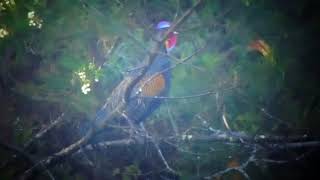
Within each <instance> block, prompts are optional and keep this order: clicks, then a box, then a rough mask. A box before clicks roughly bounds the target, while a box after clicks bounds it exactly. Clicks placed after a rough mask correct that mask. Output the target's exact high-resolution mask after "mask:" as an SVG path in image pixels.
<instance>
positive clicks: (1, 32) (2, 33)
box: [0, 28, 9, 38]
mask: <svg viewBox="0 0 320 180" xmlns="http://www.w3.org/2000/svg"><path fill="white" fill-rule="evenodd" d="M8 34H9V33H8V31H7V30H6V29H4V28H1V29H0V38H4V37H5V36H7V35H8Z"/></svg>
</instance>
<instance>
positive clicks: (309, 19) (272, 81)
mask: <svg viewBox="0 0 320 180" xmlns="http://www.w3.org/2000/svg"><path fill="white" fill-rule="evenodd" d="M0 3H1V4H0V18H1V19H0V48H1V49H0V52H1V61H0V63H1V69H0V98H1V100H2V103H3V104H2V105H1V109H2V110H1V112H0V116H1V117H4V118H3V120H2V121H1V124H0V130H1V136H2V137H6V138H7V139H1V141H5V142H10V143H11V144H16V145H20V146H22V145H23V144H25V143H26V142H27V141H28V139H30V138H31V137H32V136H33V135H34V134H36V133H37V132H38V131H39V130H40V129H42V128H43V127H46V126H47V125H48V124H49V123H50V122H52V121H53V120H54V119H56V117H58V116H59V114H61V113H66V114H67V118H66V119H68V123H66V124H67V125H63V126H62V128H61V129H58V130H54V131H52V132H51V134H50V135H49V136H48V137H46V138H47V139H46V141H47V143H39V144H38V146H39V147H40V149H41V148H43V150H35V151H40V152H41V153H40V154H41V155H42V156H45V155H48V154H50V153H52V152H55V151H56V150H57V149H59V148H61V147H64V146H63V145H65V144H70V142H72V140H74V139H77V138H78V136H77V135H79V129H78V127H79V126H80V125H79V124H82V123H83V122H84V123H85V122H88V121H91V120H92V119H93V118H94V116H95V112H96V111H97V110H98V109H99V107H101V105H102V104H104V103H105V101H106V99H107V97H108V96H109V95H110V93H111V91H112V89H113V88H114V87H115V86H116V85H117V84H118V83H119V81H120V80H121V79H123V77H124V76H126V75H128V74H130V73H131V72H133V71H135V69H136V68H139V67H140V68H141V65H142V63H143V58H144V56H145V55H146V54H147V53H148V50H150V47H149V46H150V44H151V41H152V36H153V34H154V31H155V30H154V26H155V24H156V23H157V22H158V21H160V20H170V21H174V20H176V19H177V18H178V17H180V16H181V15H182V13H183V12H184V11H185V10H186V9H188V8H190V7H191V6H192V5H193V4H194V1H192V0H187V1H179V0H176V1H174V0H165V1H163V0H153V1H144V0H139V1H129V0H115V1H102V0H91V1H82V0H72V1H62V0H58V1H51V0H43V1H38V0H29V1H19V0H16V1H14V0H1V1H0ZM313 6H315V7H319V6H317V4H316V3H314V2H311V1H298V0H296V1H281V2H278V1H266V0H241V1H237V0H229V1H223V0H216V1H204V2H203V4H202V5H200V6H199V7H198V8H197V9H196V10H195V12H194V13H193V14H192V15H191V16H190V17H188V19H187V20H186V21H185V22H184V23H183V24H182V25H181V26H180V27H179V28H178V29H176V31H178V32H179V37H178V45H177V47H176V48H175V49H174V50H173V52H172V56H173V57H172V64H173V65H176V67H174V68H173V70H172V71H173V75H172V84H171V89H170V95H169V96H170V98H168V99H165V100H164V103H163V104H162V106H161V107H160V108H159V109H158V110H157V111H156V112H155V113H154V114H153V115H152V116H151V117H149V118H148V121H147V129H148V130H149V131H150V133H151V134H153V135H154V136H155V137H159V139H160V137H169V136H172V135H179V137H182V136H183V135H189V134H188V132H193V130H195V129H196V130H199V129H201V131H202V130H203V131H208V132H210V130H211V129H220V130H227V129H228V130H230V129H231V130H232V131H236V132H239V133H241V132H245V133H247V134H251V135H257V134H262V133H263V134H274V135H293V134H299V135H300V134H305V133H306V134H310V135H316V136H319V131H318V130H319V128H320V124H319V121H318V118H319V115H320V114H319V113H320V110H319V98H320V94H319V92H320V91H319V88H320V87H319V83H318V77H319V75H320V73H319V70H318V68H317V67H318V65H319V61H316V60H317V58H318V56H319V54H318V52H317V46H318V41H315V40H314V39H315V37H317V35H316V34H315V33H317V32H319V30H320V26H319V23H318V21H317V20H318V18H319V13H318V12H317V11H315V10H314V8H313ZM197 51H199V52H198V53H197V54H194V53H196V52H197ZM190 56H192V57H191V58H190V59H188V60H187V61H184V62H183V63H181V62H182V61H183V60H185V59H186V58H188V57H190ZM207 92H210V93H208V94H207V95H205V96H203V95H201V94H202V93H207ZM190 96H191V97H190ZM225 119H226V120H227V124H228V125H226V122H224V121H225ZM227 126H229V127H227ZM112 132H113V131H112ZM64 137H68V138H66V139H64ZM186 137H188V136H186ZM190 138H191V137H190ZM110 139H115V138H110ZM48 142H52V143H51V145H52V147H46V148H44V146H45V145H46V144H50V143H48ZM150 146H152V145H150ZM167 146H169V145H164V150H163V152H164V154H165V156H166V157H167V158H168V163H169V164H172V166H173V168H175V169H176V170H177V171H179V175H180V177H182V179H191V177H192V178H199V177H204V176H208V175H210V174H212V173H213V172H215V171H218V170H219V169H223V168H226V167H228V166H235V165H234V164H236V163H238V162H242V161H245V158H244V157H245V154H246V153H247V154H248V152H247V149H246V147H238V146H231V147H230V146H227V147H225V146H226V145H221V144H218V143H191V142H190V143H186V142H184V141H182V140H181V142H180V141H179V142H177V143H176V144H175V145H174V146H176V147H178V148H176V149H175V150H173V149H172V148H173V147H171V146H169V147H167ZM152 148H153V147H149V146H147V145H146V146H143V147H141V146H139V147H135V148H132V149H129V150H127V152H126V150H123V149H124V148H122V149H121V148H119V149H121V150H120V151H119V149H118V147H116V148H111V149H110V150H109V149H107V150H106V151H108V152H103V153H104V154H106V156H107V158H105V159H104V158H101V152H89V153H88V154H87V155H88V156H89V157H88V158H89V159H90V160H88V162H89V164H90V161H94V163H96V167H95V169H96V170H95V171H94V172H92V171H90V170H88V169H90V166H89V165H87V164H82V162H83V161H81V162H80V163H79V162H77V161H75V162H73V160H70V162H68V163H66V164H63V165H62V168H61V167H60V168H56V169H55V170H54V171H56V174H59V178H60V179H63V178H66V179H68V178H76V179H84V177H86V176H88V178H89V177H95V178H97V179H99V178H101V177H109V178H117V179H137V178H139V177H140V178H145V177H150V178H156V177H166V175H163V174H161V173H162V169H163V167H162V162H161V160H160V159H159V157H157V154H156V153H155V152H151V153H154V154H149V155H148V153H149V151H153V150H154V149H152ZM227 148H229V149H228V150H226V149H227ZM1 152H2V151H1ZM144 152H145V153H144ZM237 152H241V153H238V154H237ZM103 153H102V154H103ZM121 153H122V155H121ZM135 153H137V156H135ZM87 155H86V156H87ZM6 156H8V155H7V154H3V155H1V159H3V160H4V161H6V160H8V159H9V158H8V157H6ZM9 157H10V156H9ZM76 157H77V156H76ZM83 158H84V157H82V158H81V159H83ZM85 158H86V157H85ZM71 159H75V158H71ZM235 159H236V160H235ZM84 161H85V160H84ZM115 162H117V163H115ZM230 162H231V163H230ZM230 164H231V165H230ZM64 167H67V168H65V169H64ZM105 167H108V168H105ZM150 167H152V168H150ZM259 167H260V169H259V172H258V173H256V174H259V173H260V175H261V174H268V173H267V172H264V171H266V166H264V165H261V166H259ZM19 168H21V167H20V165H14V166H13V167H12V169H10V172H9V171H8V172H6V173H3V172H1V173H3V175H0V177H1V176H4V177H5V178H10V177H12V176H13V175H14V172H15V170H17V169H19ZM82 168H83V169H85V170H86V171H82V172H81V170H77V169H82ZM254 168H257V167H254ZM106 169H107V170H106ZM250 170H251V171H253V170H252V168H250ZM250 170H249V172H250ZM11 171H13V172H11ZM87 171H88V172H87ZM149 171H150V172H149ZM148 173H149V174H150V175H149V174H148ZM145 174H147V175H145ZM253 174H254V175H253V176H254V177H255V176H258V175H256V174H255V173H253ZM162 175H163V176H162ZM261 176H262V177H264V176H265V175H261ZM232 177H233V176H230V178H232ZM265 178H266V179H268V178H269V177H265ZM234 179H236V178H234Z"/></svg>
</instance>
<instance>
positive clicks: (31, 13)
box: [28, 11, 34, 19]
mask: <svg viewBox="0 0 320 180" xmlns="http://www.w3.org/2000/svg"><path fill="white" fill-rule="evenodd" d="M28 18H29V19H32V18H34V11H30V12H28Z"/></svg>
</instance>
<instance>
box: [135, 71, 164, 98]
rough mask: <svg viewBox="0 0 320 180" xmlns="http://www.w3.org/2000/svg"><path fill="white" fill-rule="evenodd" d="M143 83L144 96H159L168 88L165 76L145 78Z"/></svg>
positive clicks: (142, 91) (142, 92)
mask: <svg viewBox="0 0 320 180" xmlns="http://www.w3.org/2000/svg"><path fill="white" fill-rule="evenodd" d="M142 82H143V83H142V87H141V94H142V95H143V96H158V95H159V94H160V93H161V91H162V90H164V88H165V87H166V80H165V77H164V76H163V74H158V75H156V76H155V77H151V78H150V77H149V78H145V79H144V80H143V81H142Z"/></svg>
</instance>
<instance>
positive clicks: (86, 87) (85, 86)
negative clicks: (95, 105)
mask: <svg viewBox="0 0 320 180" xmlns="http://www.w3.org/2000/svg"><path fill="white" fill-rule="evenodd" d="M81 91H82V93H83V94H88V92H90V91H91V88H90V83H86V84H83V85H82V87H81Z"/></svg>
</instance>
